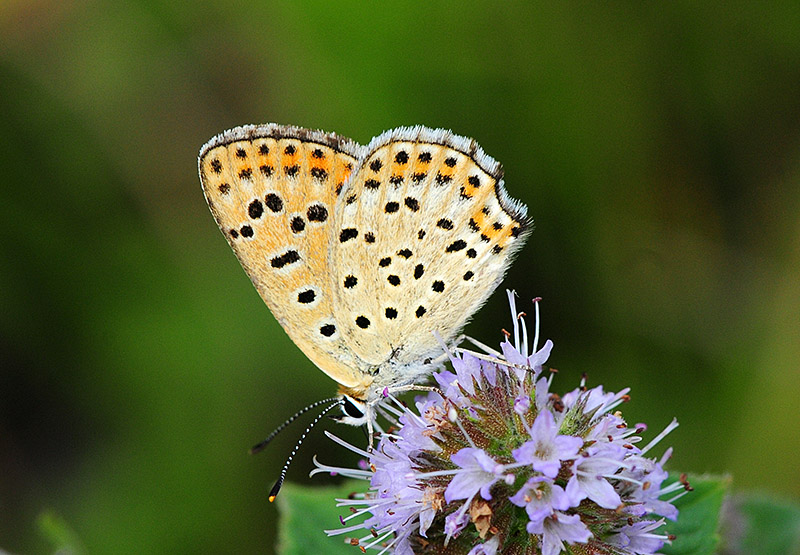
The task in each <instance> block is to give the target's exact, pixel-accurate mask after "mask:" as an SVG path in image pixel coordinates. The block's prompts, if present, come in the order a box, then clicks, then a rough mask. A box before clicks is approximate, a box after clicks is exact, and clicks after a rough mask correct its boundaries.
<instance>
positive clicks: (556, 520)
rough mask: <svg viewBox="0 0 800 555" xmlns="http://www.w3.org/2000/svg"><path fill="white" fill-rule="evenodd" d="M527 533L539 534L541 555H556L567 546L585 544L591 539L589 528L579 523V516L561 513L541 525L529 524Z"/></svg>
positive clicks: (545, 520)
mask: <svg viewBox="0 0 800 555" xmlns="http://www.w3.org/2000/svg"><path fill="white" fill-rule="evenodd" d="M527 528H528V532H530V533H531V534H541V536H542V555H558V554H559V553H561V552H562V551H563V550H564V542H567V543H568V544H573V543H586V542H587V541H588V540H589V538H591V537H592V533H591V532H590V531H589V528H587V527H586V525H585V524H584V523H583V522H582V521H581V517H580V515H567V514H564V513H561V512H558V513H555V514H553V516H551V517H548V518H546V519H544V520H543V521H542V522H541V523H536V522H529V523H528V527H527Z"/></svg>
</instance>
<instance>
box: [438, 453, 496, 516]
mask: <svg viewBox="0 0 800 555" xmlns="http://www.w3.org/2000/svg"><path fill="white" fill-rule="evenodd" d="M450 460H452V461H453V462H454V463H456V464H457V465H458V466H460V467H461V468H462V470H461V471H459V472H458V473H457V474H456V475H455V476H453V479H452V480H451V482H450V485H448V486H447V489H446V490H445V492H444V500H445V501H447V502H448V503H450V502H451V501H455V500H456V499H470V498H472V497H474V496H475V494H476V493H478V492H479V491H480V492H481V497H483V498H484V499H491V498H492V496H491V495H490V494H489V488H491V487H492V484H494V483H495V482H496V481H497V480H499V479H500V478H502V477H503V475H502V471H503V466H502V465H499V464H497V463H496V462H495V461H494V460H493V459H492V458H491V457H490V456H489V455H487V454H486V453H484V452H483V450H481V449H476V448H474V447H467V448H464V449H461V450H460V451H458V452H457V453H453V454H452V455H451V456H450Z"/></svg>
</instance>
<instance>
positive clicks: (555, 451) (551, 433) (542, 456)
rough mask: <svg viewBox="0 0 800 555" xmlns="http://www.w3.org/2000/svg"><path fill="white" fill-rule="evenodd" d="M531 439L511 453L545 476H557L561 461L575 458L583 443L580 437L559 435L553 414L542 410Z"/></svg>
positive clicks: (534, 422)
mask: <svg viewBox="0 0 800 555" xmlns="http://www.w3.org/2000/svg"><path fill="white" fill-rule="evenodd" d="M530 435H531V438H532V439H531V440H529V441H526V442H525V443H523V444H522V446H521V447H519V448H518V449H514V450H513V451H512V452H511V454H512V455H513V456H514V459H516V460H517V462H521V463H525V464H530V465H531V466H532V467H533V469H534V470H536V471H539V472H541V473H543V474H544V475H545V476H548V477H550V478H555V477H556V475H557V474H558V471H559V469H560V468H561V461H562V460H564V459H573V458H575V457H576V456H577V454H578V449H580V448H581V446H582V445H583V440H582V439H581V438H579V437H573V436H564V435H559V433H558V427H557V426H556V422H555V419H554V418H553V414H552V413H551V412H550V411H542V412H540V413H539V416H537V417H536V420H534V421H533V426H531V430H530Z"/></svg>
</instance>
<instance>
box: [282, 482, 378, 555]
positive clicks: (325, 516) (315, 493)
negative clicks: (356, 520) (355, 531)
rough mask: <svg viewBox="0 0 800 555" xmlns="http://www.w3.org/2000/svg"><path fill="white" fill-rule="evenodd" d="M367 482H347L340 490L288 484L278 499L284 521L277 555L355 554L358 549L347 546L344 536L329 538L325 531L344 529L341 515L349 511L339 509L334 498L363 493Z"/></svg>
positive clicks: (340, 486)
mask: <svg viewBox="0 0 800 555" xmlns="http://www.w3.org/2000/svg"><path fill="white" fill-rule="evenodd" d="M364 486H365V482H356V481H348V482H343V483H342V484H340V485H339V486H337V487H326V488H314V487H307V486H299V485H297V484H292V483H287V484H285V485H284V486H283V489H282V490H281V493H280V495H279V496H278V497H277V499H276V503H278V509H279V510H280V513H281V519H280V522H279V524H278V552H279V553H280V554H281V555H307V554H308V553H325V554H330V555H336V554H338V553H341V554H342V555H353V554H354V553H359V551H358V548H356V547H353V546H351V545H349V544H346V543H344V536H343V535H342V536H335V537H332V538H330V537H328V536H326V535H325V532H323V530H335V529H337V528H341V526H342V525H341V522H340V521H339V516H340V515H341V516H346V515H347V514H348V513H347V509H345V508H341V507H336V503H335V501H334V499H336V498H345V497H347V496H348V495H349V494H350V493H352V492H354V491H358V492H361V491H363V490H364Z"/></svg>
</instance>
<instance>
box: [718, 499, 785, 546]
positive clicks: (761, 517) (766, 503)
mask: <svg viewBox="0 0 800 555" xmlns="http://www.w3.org/2000/svg"><path fill="white" fill-rule="evenodd" d="M725 516H726V520H725V523H724V526H723V530H724V532H725V539H726V547H728V548H730V549H731V551H734V552H736V553H758V555H789V554H797V553H800V505H798V504H797V503H796V502H792V501H788V500H786V499H781V498H778V497H776V496H771V495H765V494H755V493H752V494H738V495H735V496H733V497H732V498H731V499H730V502H729V506H728V508H727V511H726V515H725Z"/></svg>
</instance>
